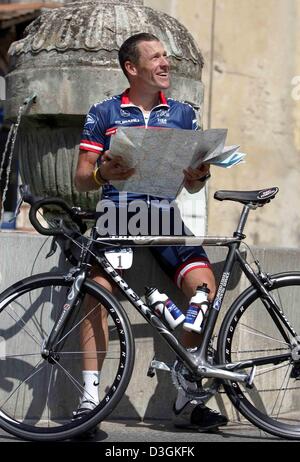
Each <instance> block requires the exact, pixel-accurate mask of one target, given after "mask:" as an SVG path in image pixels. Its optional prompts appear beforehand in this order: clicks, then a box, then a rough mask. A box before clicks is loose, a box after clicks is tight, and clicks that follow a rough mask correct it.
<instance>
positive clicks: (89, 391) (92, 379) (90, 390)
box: [81, 371, 100, 404]
mask: <svg viewBox="0 0 300 462" xmlns="http://www.w3.org/2000/svg"><path fill="white" fill-rule="evenodd" d="M82 378H83V387H84V391H83V396H82V398H81V402H83V401H93V402H94V403H95V404H98V403H99V394H98V389H99V382H100V372H99V371H82ZM85 404H87V403H85Z"/></svg>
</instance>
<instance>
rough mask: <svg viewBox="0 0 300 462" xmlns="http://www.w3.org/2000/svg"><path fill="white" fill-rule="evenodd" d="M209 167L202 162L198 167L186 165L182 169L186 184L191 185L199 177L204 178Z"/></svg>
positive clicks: (199, 178)
mask: <svg viewBox="0 0 300 462" xmlns="http://www.w3.org/2000/svg"><path fill="white" fill-rule="evenodd" d="M209 169H210V165H209V164H202V165H200V167H198V168H191V167H188V168H187V169H185V170H183V173H184V178H185V184H186V186H188V187H193V186H194V185H195V182H196V181H199V180H200V181H201V178H204V177H205V176H206V175H207V174H208V173H209Z"/></svg>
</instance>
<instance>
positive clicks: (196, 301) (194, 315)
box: [183, 284, 210, 333]
mask: <svg viewBox="0 0 300 462" xmlns="http://www.w3.org/2000/svg"><path fill="white" fill-rule="evenodd" d="M209 292H210V290H209V288H208V287H207V284H203V285H202V286H199V287H197V290H196V293H195V295H194V296H193V297H192V298H191V300H190V303H189V307H188V310H187V313H186V317H185V321H184V324H183V328H184V330H187V331H188V332H197V333H200V332H201V329H202V327H201V326H202V322H203V318H204V315H205V313H206V311H207V310H208V307H209V301H208V294H209Z"/></svg>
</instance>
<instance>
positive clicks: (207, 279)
mask: <svg viewBox="0 0 300 462" xmlns="http://www.w3.org/2000/svg"><path fill="white" fill-rule="evenodd" d="M204 283H205V284H207V286H208V288H209V290H210V293H209V300H212V299H213V298H214V296H215V294H216V280H215V277H214V273H213V272H212V270H211V269H210V268H200V269H195V270H193V271H190V272H189V273H187V274H186V276H185V277H184V279H183V281H182V284H181V289H182V291H183V293H184V294H185V295H186V296H187V297H188V298H191V297H192V296H193V295H194V294H195V292H196V289H197V287H198V286H201V285H202V284H204Z"/></svg>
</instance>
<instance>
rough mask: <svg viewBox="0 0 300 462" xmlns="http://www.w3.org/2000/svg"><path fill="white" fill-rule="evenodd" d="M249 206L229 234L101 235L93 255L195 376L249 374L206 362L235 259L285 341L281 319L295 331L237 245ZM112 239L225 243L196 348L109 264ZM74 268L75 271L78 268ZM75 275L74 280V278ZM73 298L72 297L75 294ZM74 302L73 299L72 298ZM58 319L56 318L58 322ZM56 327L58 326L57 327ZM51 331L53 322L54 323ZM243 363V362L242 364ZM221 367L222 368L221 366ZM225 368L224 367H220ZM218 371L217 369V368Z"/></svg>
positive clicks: (144, 243) (140, 243) (241, 376)
mask: <svg viewBox="0 0 300 462" xmlns="http://www.w3.org/2000/svg"><path fill="white" fill-rule="evenodd" d="M250 208H251V206H247V205H245V206H244V208H243V211H242V213H241V217H240V221H239V224H238V228H237V230H236V232H235V233H234V234H233V237H206V238H203V239H202V238H198V237H156V236H155V237H151V236H150V237H136V238H133V237H127V236H124V237H116V238H111V237H109V238H101V239H100V240H99V244H102V245H103V246H104V247H103V249H101V253H100V255H98V256H96V255H95V256H94V257H95V258H96V260H97V261H98V263H99V265H100V266H101V267H102V268H103V270H104V271H105V272H106V273H107V274H108V277H109V279H112V280H114V282H115V283H116V284H117V285H118V287H119V289H120V290H121V292H122V293H123V295H124V296H125V297H126V299H127V300H128V301H129V302H130V303H131V304H132V305H133V306H134V307H135V308H136V309H137V311H138V312H139V313H140V314H141V315H142V316H143V317H144V318H145V319H146V320H147V322H149V323H150V324H151V325H152V327H154V328H155V329H156V330H157V331H158V332H159V334H160V335H161V336H162V338H163V339H164V340H165V341H166V342H167V343H168V345H169V346H170V348H171V349H172V350H173V351H174V352H175V354H176V355H177V356H178V357H179V358H180V360H181V361H182V362H183V364H184V365H185V367H186V368H187V369H188V370H189V371H190V372H192V373H193V374H195V375H198V376H203V375H204V376H206V377H215V378H218V377H219V378H223V379H229V380H237V381H243V382H246V383H247V380H248V378H249V375H247V374H242V373H238V372H230V369H231V370H234V369H235V364H223V365H222V364H218V365H216V366H214V367H213V366H211V365H210V364H208V362H207V351H208V347H209V344H210V341H211V338H212V335H213V331H214V328H215V325H216V321H217V319H218V315H219V312H220V309H221V307H222V303H223V299H224V296H225V293H226V290H227V286H228V283H229V280H230V277H231V274H232V270H233V266H234V264H235V263H236V262H237V263H238V264H239V265H240V267H241V269H242V271H243V272H244V274H245V275H246V277H247V278H248V279H249V281H250V282H251V284H252V285H253V286H254V287H255V288H257V290H258V291H259V293H260V294H261V299H262V301H263V303H264V304H265V306H266V308H267V310H268V312H269V313H270V315H271V317H272V319H273V320H274V322H275V323H276V325H277V326H278V329H279V330H280V332H281V333H282V335H283V337H284V338H285V339H286V341H287V342H288V341H289V339H288V336H287V334H286V333H285V331H284V330H283V328H282V324H281V323H283V324H284V325H285V327H286V328H287V329H288V330H289V331H290V332H291V334H292V335H294V336H295V335H296V333H295V331H294V330H293V329H292V328H291V326H290V325H289V323H288V321H287V320H286V319H285V317H284V315H283V313H282V312H281V310H280V307H278V306H277V304H276V301H275V300H274V299H273V297H272V296H271V295H270V294H269V292H268V290H267V289H266V287H265V286H264V284H263V282H262V280H261V279H260V278H259V276H257V275H256V274H255V272H254V271H253V269H252V268H251V266H250V265H249V264H248V263H247V261H246V260H245V259H244V258H243V256H242V254H241V252H240V250H239V248H240V245H241V243H242V240H243V239H244V238H245V236H244V235H243V230H244V227H245V224H246V221H247V217H248V214H249V211H250ZM111 242H113V243H114V244H116V245H120V246H121V247H124V246H126V247H135V246H142V247H149V246H153V245H155V246H159V245H180V244H181V245H182V244H185V245H200V244H201V245H205V246H227V247H228V254H227V257H226V260H225V263H224V268H223V274H222V277H221V280H220V283H219V286H218V289H217V292H216V295H215V297H214V300H213V302H212V305H211V306H212V309H210V310H209V311H208V316H207V318H206V320H205V325H204V329H203V334H202V341H201V345H200V346H199V348H198V349H197V351H196V352H193V353H191V352H190V351H188V350H187V349H186V348H185V347H183V346H182V345H181V344H180V342H179V341H178V340H177V338H176V337H175V336H174V335H173V333H172V332H170V330H169V328H167V327H166V325H165V324H164V323H163V321H162V320H160V319H159V318H158V317H157V316H156V315H155V314H154V313H153V311H152V310H151V309H150V308H149V307H148V306H147V305H146V304H145V303H144V302H143V300H142V299H141V298H140V297H139V295H138V294H136V293H135V292H134V291H133V289H131V288H130V287H129V286H128V284H127V283H126V281H124V279H123V278H122V277H121V276H120V274H119V273H118V272H117V271H116V270H115V269H114V268H113V267H112V266H111V264H110V263H109V262H108V260H107V259H106V258H105V256H104V248H105V247H106V248H107V245H109V243H111ZM85 263H86V262H85ZM79 268H80V266H79ZM79 268H78V271H79ZM77 278H78V282H77ZM81 278H82V271H79V272H78V274H77V275H76V273H75V274H74V282H73V287H79V285H80V284H79V282H81ZM75 298H76V297H75ZM72 302H73V303H74V304H75V303H76V300H72ZM59 322H60V321H58V324H59ZM59 330H60V329H59ZM54 331H55V326H54ZM55 333H56V332H53V333H52V335H50V337H51V341H50V342H48V343H47V346H48V348H49V347H50V348H51V345H53V339H54V338H55V339H56V338H57V336H56V335H55ZM287 356H288V355H280V356H278V357H277V356H276V357H274V359H276V360H278V361H281V360H284V358H286V357H287ZM264 360H265V362H266V363H267V362H270V358H265V359H264V358H260V361H264ZM242 364H243V365H244V366H243V365H242ZM252 365H253V361H243V362H242V363H241V362H239V363H238V364H237V365H236V368H240V369H241V368H242V367H251V366H252ZM222 368H223V370H222ZM224 369H226V370H224ZM218 371H219V372H218Z"/></svg>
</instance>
